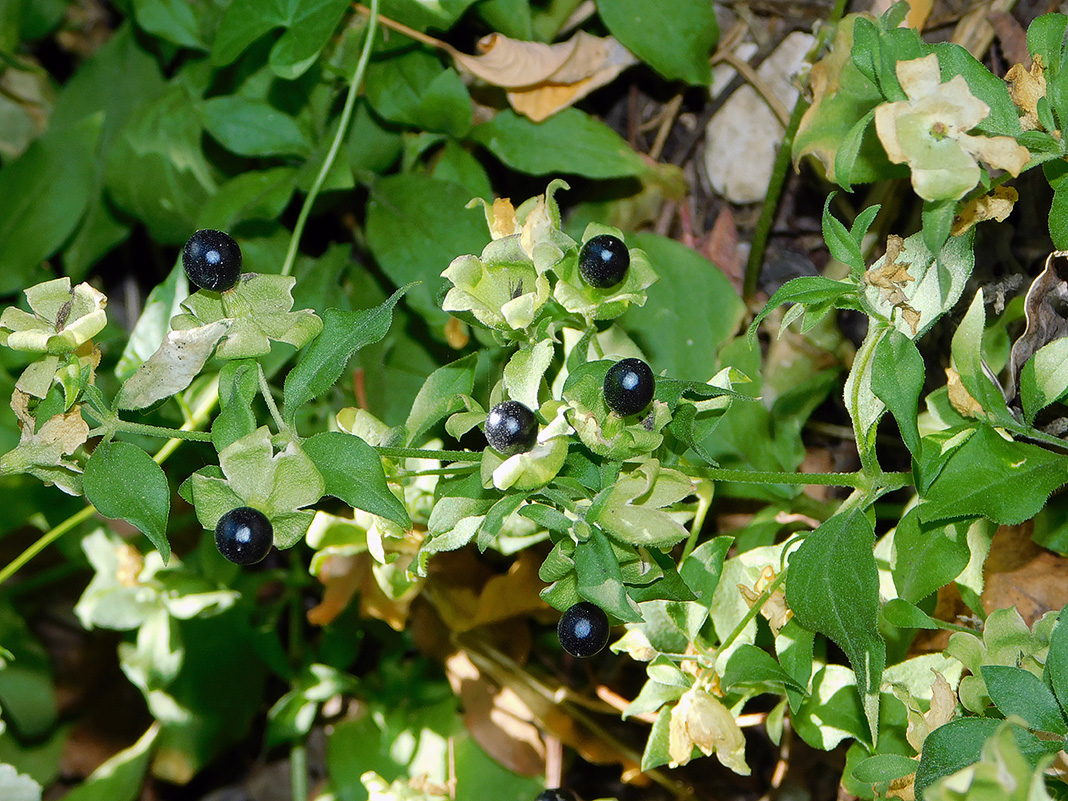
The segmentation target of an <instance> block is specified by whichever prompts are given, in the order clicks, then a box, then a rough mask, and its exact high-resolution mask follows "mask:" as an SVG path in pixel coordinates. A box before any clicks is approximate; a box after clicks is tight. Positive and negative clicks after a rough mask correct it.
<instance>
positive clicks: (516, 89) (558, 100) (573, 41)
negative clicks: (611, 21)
mask: <svg viewBox="0 0 1068 801" xmlns="http://www.w3.org/2000/svg"><path fill="white" fill-rule="evenodd" d="M478 50H479V55H475V56H469V55H466V54H464V53H460V52H458V51H456V50H452V49H451V48H450V49H449V51H450V55H452V57H453V60H454V61H455V62H456V65H457V66H458V67H460V68H461V69H463V70H465V71H467V72H469V73H471V74H472V75H474V76H476V77H478V78H481V79H482V80H483V81H485V82H486V83H489V84H493V85H494V86H500V87H503V88H504V89H506V90H507V94H508V102H509V103H511V104H512V108H514V109H515V110H516V111H518V112H519V113H520V114H525V115H526V116H528V117H530V119H532V120H534V121H535V122H540V121H542V120H544V119H547V118H548V117H551V116H552V115H553V114H555V113H556V112H558V111H562V110H563V109H565V108H567V107H568V106H571V105H572V104H574V103H575V102H577V101H578V100H580V99H582V98H583V97H585V96H586V95H588V94H589V93H590V92H592V91H593V90H594V89H598V88H600V87H602V86H604V85H605V84H607V83H610V82H611V81H613V80H614V79H615V77H616V76H617V75H619V73H620V72H622V71H623V70H624V69H626V68H627V67H629V66H631V65H632V64H637V63H638V60H637V59H636V58H635V57H634V56H633V55H632V54H631V53H630V51H628V50H627V49H626V48H625V47H623V45H621V44H620V43H619V42H618V41H617V40H616V39H615V38H613V37H611V36H607V37H604V38H601V37H597V36H592V35H590V34H588V33H586V32H584V31H579V32H578V33H577V34H575V35H574V36H572V37H571V38H570V39H568V40H567V41H566V42H559V43H557V44H552V45H549V44H543V43H541V42H524V41H520V40H518V39H510V38H509V37H507V36H502V35H501V34H499V33H493V34H490V35H489V36H486V37H484V38H482V39H481V40H480V41H479V43H478Z"/></svg>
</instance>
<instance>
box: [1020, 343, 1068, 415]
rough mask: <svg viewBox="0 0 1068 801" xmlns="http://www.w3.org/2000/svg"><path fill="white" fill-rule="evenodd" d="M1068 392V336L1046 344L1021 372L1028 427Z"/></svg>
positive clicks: (1022, 398) (1021, 396) (1021, 393)
mask: <svg viewBox="0 0 1068 801" xmlns="http://www.w3.org/2000/svg"><path fill="white" fill-rule="evenodd" d="M1066 392H1068V337H1062V338H1061V339H1055V340H1053V341H1052V342H1050V343H1048V344H1046V345H1043V346H1042V347H1041V348H1039V349H1038V350H1037V351H1035V353H1034V355H1033V356H1031V358H1030V359H1028V360H1027V363H1026V364H1025V365H1024V366H1023V370H1021V371H1020V400H1021V401H1022V402H1023V411H1024V417H1025V419H1026V420H1027V423H1028V425H1031V424H1033V423H1034V421H1035V415H1036V414H1038V413H1039V412H1040V411H1042V409H1044V408H1046V407H1047V406H1049V405H1050V404H1051V403H1053V402H1054V401H1056V400H1059V399H1060V398H1062V397H1063V396H1064V394H1065V393H1066Z"/></svg>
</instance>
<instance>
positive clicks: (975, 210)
mask: <svg viewBox="0 0 1068 801" xmlns="http://www.w3.org/2000/svg"><path fill="white" fill-rule="evenodd" d="M1019 199H1020V194H1019V192H1017V191H1016V190H1015V189H1013V188H1012V187H1011V186H999V187H996V188H995V189H994V191H993V192H991V193H990V194H988V195H980V196H979V197H977V198H975V199H974V200H970V201H968V203H967V204H965V206H964V208H962V209H961V210H960V211H959V212H958V213H957V216H955V217H954V218H953V227H952V228H951V229H950V234H951V235H952V236H960V235H961V234H963V233H965V232H967V231H969V230H970V229H972V228H974V227H975V226H976V225H978V224H979V223H981V222H986V221H987V220H996V221H997V222H1004V221H1005V218H1006V217H1008V216H1009V214H1010V213H1011V212H1012V207H1013V205H1014V204H1015V203H1016V201H1017V200H1019Z"/></svg>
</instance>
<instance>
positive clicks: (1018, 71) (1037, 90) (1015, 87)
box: [1005, 56, 1046, 131]
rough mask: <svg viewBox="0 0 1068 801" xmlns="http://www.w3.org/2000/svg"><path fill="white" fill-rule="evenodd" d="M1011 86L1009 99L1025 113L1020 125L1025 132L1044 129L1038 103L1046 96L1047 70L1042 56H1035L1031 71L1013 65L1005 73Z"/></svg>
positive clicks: (1021, 65)
mask: <svg viewBox="0 0 1068 801" xmlns="http://www.w3.org/2000/svg"><path fill="white" fill-rule="evenodd" d="M1005 82H1006V83H1008V85H1009V97H1011V98H1012V102H1013V103H1015V104H1016V107H1017V108H1018V109H1020V111H1022V112H1023V114H1022V115H1021V117H1020V125H1021V127H1023V129H1024V130H1025V131H1037V130H1039V129H1040V128H1041V127H1042V123H1040V122H1039V121H1038V101H1039V100H1041V99H1042V98H1043V97H1045V96H1046V70H1045V67H1044V66H1043V64H1042V56H1035V57H1034V60H1033V61H1032V63H1031V69H1030V71H1028V70H1026V69H1024V66H1023V64H1013V65H1012V67H1011V68H1009V71H1008V72H1007V73H1005Z"/></svg>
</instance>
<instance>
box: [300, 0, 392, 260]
mask: <svg viewBox="0 0 1068 801" xmlns="http://www.w3.org/2000/svg"><path fill="white" fill-rule="evenodd" d="M377 28H378V0H371V13H370V15H369V16H368V18H367V38H366V39H365V40H364V43H363V50H362V51H361V52H360V60H359V61H358V62H357V64H356V69H355V70H354V71H353V73H352V81H351V82H350V83H349V91H348V94H347V95H346V97H345V106H344V108H343V109H342V110H341V118H340V119H339V120H338V125H337V133H336V134H334V141H333V142H331V143H330V150H329V151H328V152H327V154H326V159H324V161H323V166H322V167H320V169H319V174H318V175H317V176H315V183H313V184H312V186H311V189H309V190H308V195H307V197H305V198H304V204H303V205H302V206H301V207H300V214H299V215H298V216H297V224H296V225H295V226H293V236H291V237H290V239H289V250H288V252H287V253H286V260H285V262H283V264H282V275H289V274H290V273H291V272H293V264H294V263H295V262H296V260H297V248H298V247H299V246H300V237H301V234H303V232H304V226H305V224H306V223H307V222H308V216H309V215H310V214H311V209H312V205H313V204H314V203H315V199H316V198H317V197H319V192H320V190H321V189H322V188H323V184H324V183H325V182H326V176H327V174H328V173H329V172H330V168H331V167H332V166H333V164H334V159H335V158H337V153H338V151H339V150H340V149H341V142H342V141H343V140H344V138H345V132H346V131H347V130H348V128H349V120H351V119H352V110H353V108H355V106H356V98H357V97H358V96H359V94H360V84H361V83H363V74H364V72H365V71H366V70H367V62H368V61H370V60H371V49H372V48H373V47H374V41H375V31H376V30H377Z"/></svg>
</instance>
